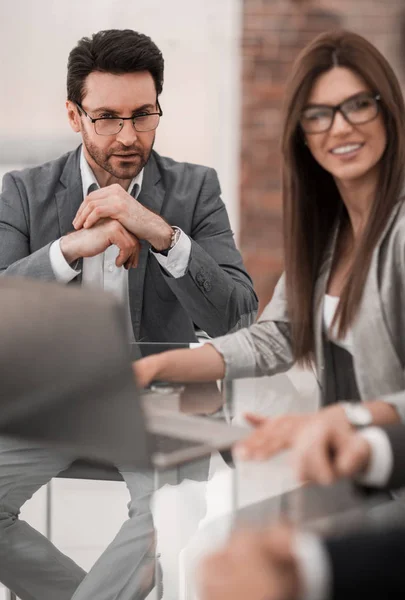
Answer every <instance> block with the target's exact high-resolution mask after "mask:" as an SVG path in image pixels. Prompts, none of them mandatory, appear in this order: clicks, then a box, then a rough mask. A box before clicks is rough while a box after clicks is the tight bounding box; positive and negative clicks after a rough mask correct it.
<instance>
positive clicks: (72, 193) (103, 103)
mask: <svg viewBox="0 0 405 600" xmlns="http://www.w3.org/2000/svg"><path fill="white" fill-rule="evenodd" d="M162 84H163V58H162V55H161V53H160V51H159V49H158V48H157V47H156V46H155V44H154V43H153V42H152V41H151V40H150V38H148V37H147V36H145V35H142V34H138V33H136V32H134V31H130V30H123V31H119V30H109V31H101V32H99V33H97V34H95V35H94V36H93V37H92V38H83V39H82V40H80V41H79V43H78V45H77V46H76V47H75V48H74V49H73V50H72V51H71V53H70V56H69V61H68V77H67V96H68V100H67V103H66V106H67V113H68V119H69V122H70V125H71V127H72V128H73V130H74V131H76V132H77V133H79V134H80V135H81V138H82V142H83V145H82V146H80V147H79V148H78V149H77V150H75V151H73V152H69V153H68V154H65V155H64V156H62V157H60V158H58V159H56V160H55V161H52V162H49V163H46V164H44V165H40V166H38V167H36V168H32V169H27V170H23V171H21V172H12V173H8V174H7V175H5V177H4V180H3V192H2V196H1V202H0V270H1V271H2V272H3V273H4V274H6V275H22V276H29V277H35V278H41V279H46V280H55V279H56V280H58V281H61V282H64V283H68V282H81V283H82V284H83V285H89V286H97V287H101V288H102V287H104V289H109V290H112V291H113V292H114V293H115V294H117V296H118V297H119V298H120V299H121V301H122V302H123V304H124V305H125V307H126V310H127V315H128V325H129V335H130V336H131V337H132V336H134V337H135V339H136V340H144V341H170V342H176V341H186V342H191V341H195V340H196V337H195V329H196V328H197V329H201V330H203V331H205V332H207V333H208V334H209V335H210V336H218V335H221V334H224V333H227V332H229V331H231V330H235V329H238V328H240V327H243V326H246V325H249V324H250V323H252V321H253V319H254V316H255V313H256V310H257V299H256V295H255V293H254V291H253V288H252V282H251V280H250V278H249V276H248V275H247V273H246V271H245V269H244V266H243V262H242V259H241V256H240V254H239V252H238V250H237V249H236V247H235V243H234V240H233V234H232V231H231V229H230V225H229V220H228V216H227V212H226V208H225V205H224V203H223V202H222V200H221V198H220V187H219V183H218V179H217V175H216V173H215V171H214V170H213V169H210V168H206V167H202V166H198V165H192V164H189V163H178V162H176V161H174V160H171V159H169V158H163V157H161V156H159V154H157V153H156V152H155V151H153V150H152V148H153V144H154V140H155V133H156V128H157V126H158V124H159V120H160V117H161V116H162V110H161V107H160V104H159V100H158V97H159V95H160V93H161V91H162ZM190 110H191V109H190ZM178 118H179V119H181V116H178ZM184 118H185V119H187V117H184ZM72 223H73V224H72ZM123 266H124V267H126V268H123ZM130 325H131V326H130Z"/></svg>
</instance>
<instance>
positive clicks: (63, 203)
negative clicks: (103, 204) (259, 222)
mask: <svg viewBox="0 0 405 600" xmlns="http://www.w3.org/2000/svg"><path fill="white" fill-rule="evenodd" d="M80 151H81V146H79V147H78V148H77V149H76V150H75V151H74V152H72V154H71V155H70V156H69V158H68V160H67V161H66V165H65V167H64V169H63V171H62V175H61V178H60V180H59V188H58V190H57V191H56V193H55V201H56V208H57V211H58V218H59V228H60V234H61V236H63V235H66V234H67V233H69V232H71V231H73V225H72V221H73V219H74V218H75V216H76V213H77V210H78V208H79V206H80V204H81V203H82V202H83V189H82V178H81V175H80ZM78 268H79V269H80V270H81V269H82V261H80V264H79V265H78ZM73 282H74V283H80V282H81V274H80V275H79V277H77V278H76V279H74V280H73Z"/></svg>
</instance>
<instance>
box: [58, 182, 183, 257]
mask: <svg viewBox="0 0 405 600" xmlns="http://www.w3.org/2000/svg"><path fill="white" fill-rule="evenodd" d="M73 227H74V228H75V231H73V232H72V233H69V234H68V235H66V236H63V237H62V239H61V242H60V247H61V250H62V253H63V255H64V257H65V259H66V260H67V262H69V263H72V262H74V261H75V260H77V259H78V258H86V257H92V256H96V255H97V254H100V253H102V252H104V251H105V250H106V249H107V248H108V247H109V246H111V245H116V246H117V247H118V249H119V253H118V256H117V258H116V260H115V264H116V265H117V267H121V266H124V267H125V268H126V269H130V268H135V267H137V265H138V259H139V251H140V240H146V241H147V242H149V243H150V244H151V246H153V247H154V248H156V249H157V250H163V249H165V248H167V247H168V246H169V245H170V241H171V236H172V228H171V226H170V225H169V224H168V223H166V221H165V220H164V219H163V218H162V217H160V216H159V215H157V214H155V213H154V212H153V211H151V210H149V209H148V208H146V207H144V206H143V205H142V204H141V203H140V202H138V200H136V199H135V198H133V197H132V196H131V195H130V194H128V192H126V191H125V190H124V188H123V187H121V186H120V185H119V184H116V183H115V184H112V185H109V186H107V187H104V188H100V189H98V190H96V191H94V192H91V193H90V194H89V195H88V196H87V197H86V198H85V199H84V200H83V202H82V204H81V205H80V207H79V210H78V211H77V213H76V216H75V218H74V220H73Z"/></svg>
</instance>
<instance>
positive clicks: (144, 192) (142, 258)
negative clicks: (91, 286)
mask: <svg viewBox="0 0 405 600" xmlns="http://www.w3.org/2000/svg"><path fill="white" fill-rule="evenodd" d="M164 196H165V190H164V187H163V185H162V184H161V178H160V172H159V169H158V166H157V162H156V158H155V153H154V152H153V153H152V155H151V157H150V159H149V161H148V163H147V165H146V166H145V171H144V175H143V182H142V189H141V193H140V194H139V196H138V202H140V203H141V204H142V205H143V206H145V207H146V208H149V210H152V211H153V212H155V213H156V214H160V212H161V209H162V205H163V201H164ZM149 248H150V244H149V243H148V242H145V241H142V242H141V251H140V255H139V261H138V266H137V268H136V269H130V271H129V275H128V288H129V306H130V309H131V320H132V327H133V330H134V336H135V339H136V340H138V339H139V332H140V326H141V315H142V306H143V285H144V280H145V273H146V267H147V263H148V258H149Z"/></svg>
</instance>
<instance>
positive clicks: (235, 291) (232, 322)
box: [165, 169, 258, 336]
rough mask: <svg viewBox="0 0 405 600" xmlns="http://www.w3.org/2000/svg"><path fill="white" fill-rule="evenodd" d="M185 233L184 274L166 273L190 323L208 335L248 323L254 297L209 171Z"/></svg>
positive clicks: (251, 318)
mask: <svg viewBox="0 0 405 600" xmlns="http://www.w3.org/2000/svg"><path fill="white" fill-rule="evenodd" d="M173 224H174V225H175V224H176V223H173ZM189 237H190V239H191V253H190V260H189V264H188V269H187V272H186V274H185V275H184V276H183V277H180V278H178V279H174V278H172V277H170V276H168V275H166V276H165V277H166V281H167V283H168V284H169V286H170V288H171V289H172V291H173V292H174V294H175V295H176V296H177V298H178V299H179V301H180V302H181V304H182V305H183V306H184V307H185V309H186V310H187V312H188V313H189V315H190V317H191V318H192V320H193V322H194V323H195V324H196V325H197V326H198V327H200V328H201V329H203V330H204V331H206V332H207V333H208V334H209V335H211V336H219V335H223V334H225V333H228V332H230V331H234V330H237V329H240V328H241V327H246V326H248V325H250V324H252V323H253V321H254V319H255V317H256V312H257V306H258V302H257V297H256V294H255V292H254V290H253V285H252V280H251V279H250V277H249V275H248V274H247V272H246V269H245V267H244V265H243V261H242V257H241V255H240V253H239V251H238V249H237V248H236V245H235V241H234V237H233V233H232V230H231V227H230V223H229V218H228V213H227V210H226V207H225V204H224V202H223V201H222V199H221V190H220V186H219V181H218V177H217V174H216V172H215V171H214V170H213V169H207V170H206V174H205V177H204V180H203V182H202V185H201V189H200V190H199V194H198V198H197V201H196V205H195V210H194V214H193V222H192V231H191V233H190V234H189Z"/></svg>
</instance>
